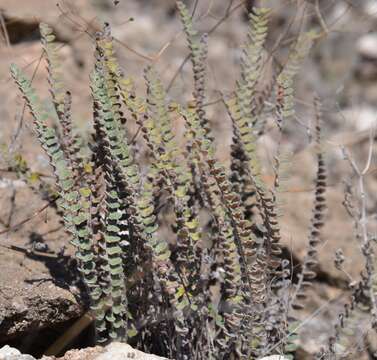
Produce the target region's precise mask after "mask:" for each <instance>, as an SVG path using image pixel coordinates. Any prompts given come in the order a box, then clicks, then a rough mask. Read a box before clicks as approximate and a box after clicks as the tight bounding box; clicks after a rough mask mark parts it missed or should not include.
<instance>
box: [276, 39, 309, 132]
mask: <svg viewBox="0 0 377 360" xmlns="http://www.w3.org/2000/svg"><path fill="white" fill-rule="evenodd" d="M315 37H316V34H315V33H314V32H308V33H302V34H300V35H299V38H298V39H297V42H296V43H295V44H294V45H293V47H292V49H291V51H290V53H289V57H288V61H287V64H286V65H285V67H284V68H283V70H282V71H281V73H280V74H279V76H278V77H277V81H276V86H277V90H276V92H277V94H276V114H277V123H278V126H279V127H281V126H282V123H283V120H284V119H286V118H289V117H291V116H293V115H294V113H295V111H294V90H293V81H294V78H295V76H296V75H297V72H298V71H299V69H300V65H301V63H302V61H303V60H304V59H305V57H306V56H307V54H308V53H309V51H310V49H311V47H312V44H313V40H314V39H315Z"/></svg>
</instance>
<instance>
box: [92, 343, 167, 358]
mask: <svg viewBox="0 0 377 360" xmlns="http://www.w3.org/2000/svg"><path fill="white" fill-rule="evenodd" d="M94 359H95V360H127V359H134V360H158V359H160V360H162V359H166V358H162V357H160V356H156V355H150V354H145V353H143V352H141V351H139V350H135V349H133V348H132V347H131V346H130V345H127V344H122V343H112V344H110V345H108V346H107V347H106V348H105V352H103V353H102V354H101V355H99V356H97V357H95V358H94Z"/></svg>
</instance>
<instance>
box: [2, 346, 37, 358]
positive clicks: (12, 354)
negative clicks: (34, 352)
mask: <svg viewBox="0 0 377 360" xmlns="http://www.w3.org/2000/svg"><path fill="white" fill-rule="evenodd" d="M0 360H34V358H33V357H32V356H30V355H23V354H21V353H20V352H19V351H18V350H17V349H14V348H12V347H10V346H9V345H5V346H3V347H2V348H1V349H0Z"/></svg>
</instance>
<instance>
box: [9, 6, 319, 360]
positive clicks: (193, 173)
mask: <svg viewBox="0 0 377 360" xmlns="http://www.w3.org/2000/svg"><path fill="white" fill-rule="evenodd" d="M177 8H178V10H179V13H180V16H181V20H182V24H183V29H184V32H185V34H186V38H187V43H188V47H189V49H190V53H191V63H192V72H193V77H194V92H193V98H194V101H192V102H190V103H188V104H177V103H175V102H170V101H169V100H168V98H167V95H166V92H165V89H164V85H163V83H162V81H161V80H160V79H159V76H158V74H157V72H156V70H155V69H154V68H153V67H151V66H150V67H148V68H147V69H145V83H146V88H147V92H146V95H145V96H144V97H143V96H138V95H137V94H136V91H135V88H134V85H133V80H132V79H131V78H127V77H126V76H125V75H124V72H123V70H122V69H121V66H120V65H119V63H118V61H117V58H116V54H115V51H114V47H113V40H112V36H111V31H110V26H109V24H104V26H103V29H102V31H101V32H99V33H97V34H96V37H95V51H94V68H93V71H92V73H91V76H90V88H91V93H92V103H93V133H92V139H91V141H90V143H89V144H88V150H89V151H85V152H81V151H80V147H79V145H78V144H79V141H78V138H77V136H76V135H74V131H73V128H74V122H73V117H72V113H71V93H70V92H69V91H67V90H66V89H65V85H64V83H63V76H62V75H63V74H62V70H61V65H60V63H59V57H58V51H57V47H56V45H55V42H54V40H55V37H54V35H53V31H52V28H51V27H50V26H48V25H47V24H41V25H40V31H41V36H42V45H43V48H44V54H45V58H46V63H47V69H48V81H49V84H50V89H51V97H52V103H53V107H54V110H55V111H54V112H51V111H49V110H46V108H45V107H44V106H43V105H42V102H41V100H40V98H39V97H38V95H37V92H36V90H35V89H34V88H33V87H32V85H31V82H30V80H29V79H27V78H26V77H25V75H24V74H23V73H22V71H21V70H20V69H19V68H18V67H17V66H15V65H12V67H11V73H12V76H13V78H14V80H15V82H16V83H17V85H18V87H19V90H20V91H21V93H22V94H23V96H24V98H25V101H26V104H27V106H28V107H29V110H30V112H31V114H32V116H33V119H34V125H35V129H36V133H37V136H38V138H39V140H40V143H41V145H42V147H43V149H44V150H45V152H46V154H47V155H48V157H49V159H50V164H51V166H52V167H53V169H54V174H55V179H56V187H57V191H58V195H59V199H58V208H59V211H60V213H61V214H62V218H63V221H64V224H65V227H66V229H67V231H68V232H69V233H70V234H71V238H72V241H71V242H72V244H73V245H74V246H75V248H76V258H77V260H78V271H80V273H81V275H82V279H83V282H84V283H85V285H86V287H87V290H88V294H89V297H90V308H91V310H92V313H93V316H94V318H95V327H96V334H97V341H98V342H100V343H104V342H108V341H111V340H119V341H131V342H133V343H135V344H136V345H137V346H138V347H139V348H140V349H142V350H144V351H149V352H155V353H159V354H161V355H164V356H167V357H169V358H174V359H177V360H179V359H182V360H185V359H198V360H200V359H219V360H220V359H257V358H259V357H261V356H264V355H268V354H270V353H280V354H288V353H289V352H292V351H294V349H295V343H294V341H295V329H296V324H297V323H296V320H295V319H294V317H293V316H291V310H292V309H296V308H299V307H301V303H300V301H302V300H303V299H304V298H305V289H306V288H307V287H309V286H310V282H311V280H312V279H313V278H314V277H315V265H316V263H317V252H316V246H317V244H318V242H319V239H320V236H321V227H322V225H323V216H324V211H325V197H324V193H325V188H326V171H325V163H324V159H323V153H322V148H321V136H320V131H321V126H320V112H319V110H318V116H317V125H316V143H317V148H318V173H317V181H316V194H315V202H314V210H313V216H312V228H311V231H310V235H309V245H308V246H309V250H308V256H307V258H306V260H305V264H304V266H303V269H302V274H301V275H300V276H299V277H298V278H299V280H298V283H297V284H292V282H291V280H290V278H291V274H290V265H289V262H288V260H286V259H284V258H283V257H282V254H281V244H280V243H281V234H280V227H279V218H278V212H279V202H278V196H279V186H281V185H280V183H281V180H282V178H281V177H282V175H281V171H280V170H281V168H282V166H283V162H284V161H283V160H284V159H283V156H281V157H278V158H277V161H276V168H275V178H276V179H275V183H274V185H273V186H272V187H271V186H268V184H266V183H265V182H264V180H263V176H262V172H261V164H260V161H259V159H258V152H257V146H258V136H259V135H260V134H261V132H263V128H264V120H263V118H262V117H261V115H260V114H261V112H262V110H263V109H262V108H263V106H264V103H265V102H266V101H267V100H270V102H273V103H274V104H275V108H274V114H275V119H276V124H277V130H278V131H279V132H282V131H283V129H284V126H285V123H286V121H288V120H289V118H290V117H292V116H293V114H294V104H293V95H292V93H293V80H294V76H295V75H296V73H297V71H298V67H299V65H300V62H301V61H302V59H303V58H304V57H305V55H306V54H307V52H308V51H309V49H310V45H311V42H312V40H313V37H314V35H313V34H312V33H308V34H306V33H304V34H302V35H301V36H300V37H299V39H298V41H297V42H296V43H295V45H294V46H293V48H292V51H291V55H290V56H289V59H288V62H287V64H286V66H285V67H284V68H283V70H282V71H281V72H280V73H276V74H274V79H275V82H274V83H273V84H272V88H273V89H274V90H275V91H266V92H265V93H264V96H265V98H262V99H259V100H258V101H257V98H256V86H257V82H258V79H259V74H260V72H261V69H262V68H263V66H264V57H263V56H262V55H263V52H264V47H265V45H266V44H265V41H266V37H267V32H268V17H269V13H270V11H269V9H265V8H255V9H254V11H253V12H252V13H251V15H250V20H249V32H248V34H247V38H246V43H245V47H244V54H243V59H242V62H241V69H240V70H241V74H240V79H239V80H238V81H237V83H236V84H235V91H234V93H233V95H230V96H228V97H226V98H225V97H224V104H225V105H226V109H227V112H228V114H229V117H230V121H231V122H232V125H233V137H232V139H233V144H232V150H231V167H230V169H227V168H226V167H225V166H224V165H223V164H221V163H220V162H219V161H218V159H217V158H216V156H215V151H216V148H215V143H214V137H213V135H212V131H211V124H210V121H209V119H208V116H207V114H206V111H205V107H204V104H205V101H206V89H205V85H206V57H207V41H208V38H207V35H206V34H202V35H200V34H199V33H198V32H197V31H196V30H195V28H194V25H193V21H192V18H191V16H190V14H189V12H188V10H187V8H186V6H185V5H184V4H183V2H180V1H178V2H177ZM317 107H319V105H318V106H317ZM173 116H174V117H176V116H179V117H182V118H183V119H184V121H185V136H184V139H185V140H184V144H183V146H182V144H178V143H177V141H176V139H175V134H174V132H173V130H172V128H173V127H172V118H173ZM56 118H57V119H58V121H59V124H58V126H57V127H54V126H53V122H54V121H55V119H56ZM127 122H134V123H135V124H137V125H138V126H139V127H140V131H141V134H142V136H143V139H144V142H145V146H146V148H147V149H148V150H149V154H150V156H149V162H148V164H147V165H146V166H144V167H142V165H141V164H139V165H138V164H136V163H135V160H134V158H135V156H134V153H133V148H132V147H131V146H130V141H131V136H130V134H129V133H128V131H127V127H126V126H125V124H126V123H127ZM279 153H280V152H279ZM85 154H89V155H85ZM167 206H169V208H170V209H171V210H172V213H173V215H174V216H173V217H174V221H173V223H172V224H170V226H171V228H172V230H173V233H174V239H172V240H171V241H170V240H169V239H166V238H164V237H163V236H161V234H160V232H159V231H158V227H159V224H160V223H161V216H162V212H161V210H160V209H161V208H163V207H167ZM203 211H205V212H207V213H208V214H209V215H210V221H209V222H208V223H207V224H204V225H203V224H202V219H201V217H200V215H199V214H200V213H201V212H203ZM168 240H169V241H168ZM213 287H218V289H219V295H218V297H215V296H214V295H213V292H212V289H213ZM287 294H293V295H289V296H287Z"/></svg>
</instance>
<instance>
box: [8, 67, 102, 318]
mask: <svg viewBox="0 0 377 360" xmlns="http://www.w3.org/2000/svg"><path fill="white" fill-rule="evenodd" d="M11 74H12V77H13V79H14V80H15V82H16V83H17V85H18V87H19V89H20V91H21V93H22V94H23V96H24V98H25V100H26V104H27V106H28V107H29V110H30V112H31V114H32V116H33V119H34V124H35V127H36V130H37V134H38V139H39V141H40V143H41V145H42V147H43V149H44V150H45V152H46V153H47V155H48V156H49V158H50V164H51V166H52V167H53V168H54V173H55V176H56V180H57V184H58V186H59V189H60V194H59V195H60V199H59V201H58V206H59V207H60V208H61V209H62V210H63V212H64V214H65V216H64V223H65V226H66V228H67V230H68V231H70V232H71V233H72V234H73V241H72V243H73V244H74V245H75V246H76V249H77V253H76V257H77V259H78V261H79V271H80V272H81V274H82V275H83V279H84V282H85V284H86V285H87V287H88V290H89V295H90V298H91V300H92V305H91V308H92V310H93V311H94V312H95V313H96V315H98V319H100V314H101V313H102V312H103V308H104V306H103V304H102V303H101V299H100V294H101V292H100V291H99V287H98V282H97V274H96V268H95V260H94V252H93V244H92V243H91V241H90V228H89V220H90V218H89V211H88V209H89V207H90V204H89V201H88V197H89V196H90V190H89V189H87V188H81V189H80V191H76V190H75V188H74V175H73V173H72V170H71V168H70V167H69V165H68V162H67V160H66V159H65V157H64V152H63V150H62V149H61V147H60V144H59V141H58V138H57V134H56V132H55V130H54V129H53V128H51V127H48V126H47V120H48V118H49V116H50V115H49V114H48V113H47V112H46V111H45V110H44V109H43V107H42V105H41V102H40V100H39V98H38V96H37V95H36V92H35V90H34V89H33V87H32V86H31V83H30V81H29V80H28V79H27V78H26V77H25V76H24V75H23V74H22V72H21V70H20V69H19V68H18V67H17V66H16V65H12V66H11ZM99 321H100V320H99Z"/></svg>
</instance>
